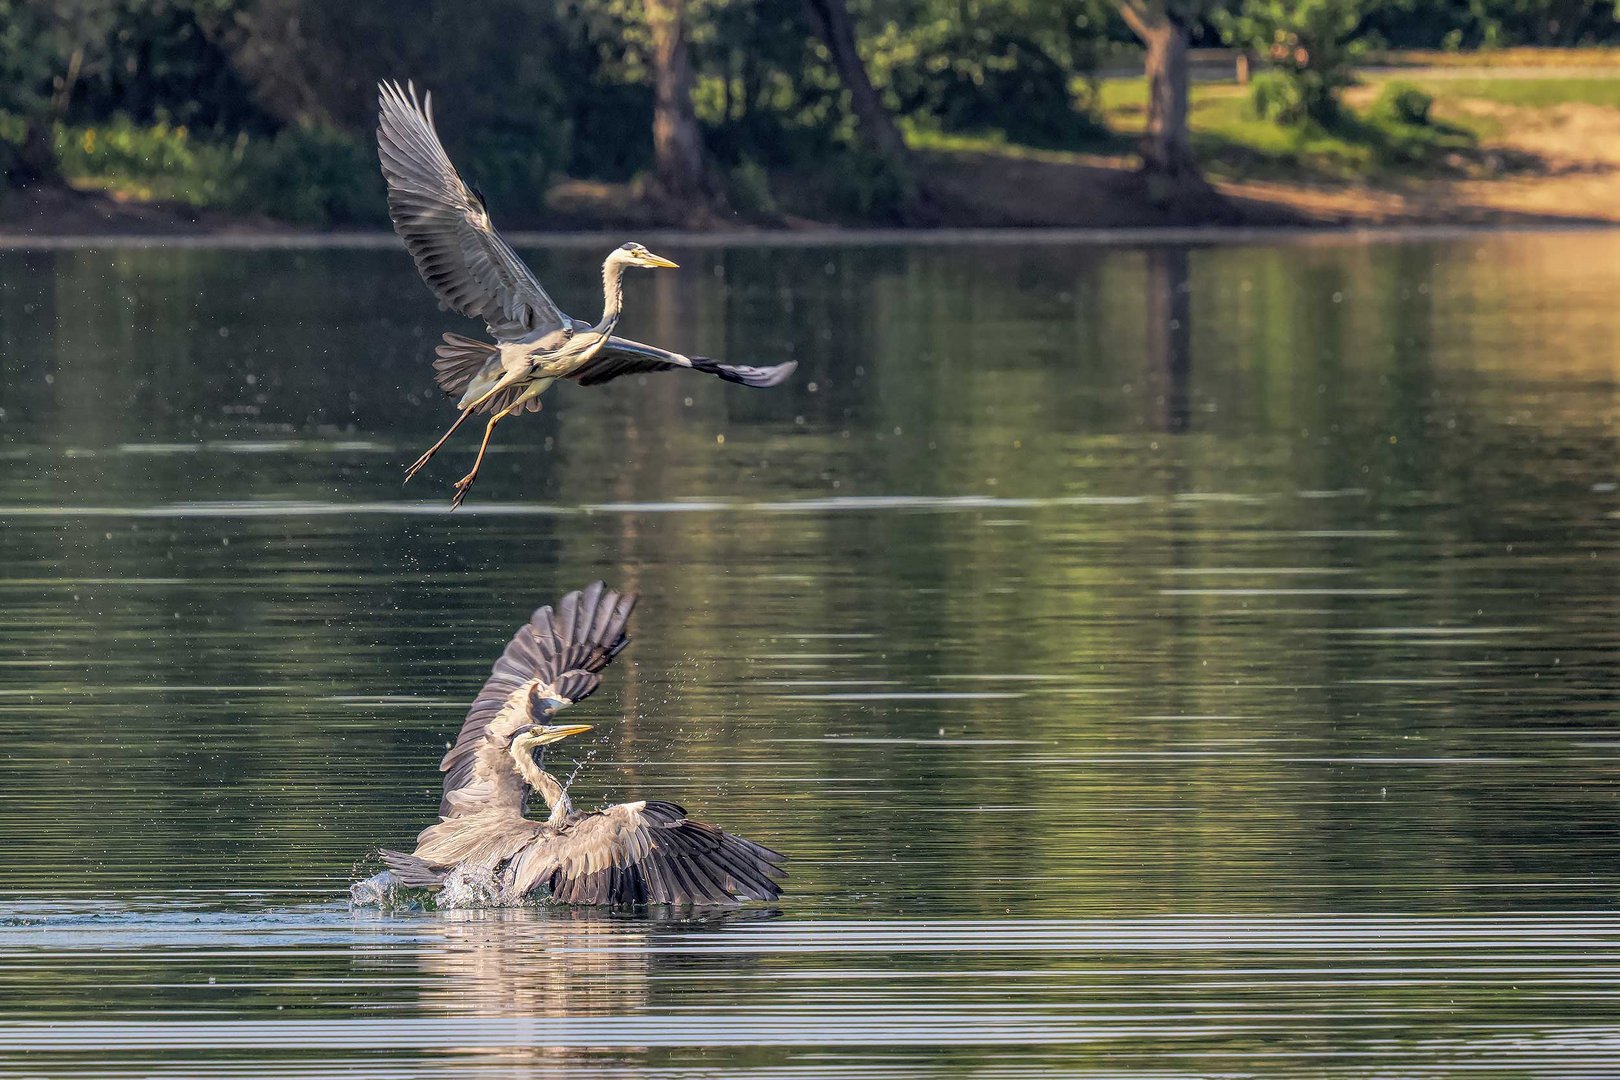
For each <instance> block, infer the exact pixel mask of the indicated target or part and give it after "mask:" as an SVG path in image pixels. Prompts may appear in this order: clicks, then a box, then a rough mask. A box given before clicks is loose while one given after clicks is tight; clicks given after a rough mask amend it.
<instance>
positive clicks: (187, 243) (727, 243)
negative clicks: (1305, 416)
mask: <svg viewBox="0 0 1620 1080" xmlns="http://www.w3.org/2000/svg"><path fill="white" fill-rule="evenodd" d="M1617 229H1620V223H1615V222H1602V221H1576V222H1568V223H1564V222H1556V221H1548V222H1497V223H1467V222H1460V223H1453V224H1432V225H1413V224H1400V223H1391V224H1371V225H1332V224H1323V225H1274V226H1265V225H1191V226H1189V225H1155V226H1131V227H1121V228H1048V227H1038V226H1037V227H1029V228H1000V227H995V228H941V229H897V228H878V229H860V228H836V227H828V228H817V229H803V230H794V229H784V230H765V229H737V230H718V231H717V230H706V231H691V230H683V229H663V228H660V229H633V228H632V229H618V230H606V229H603V230H591V231H570V232H536V231H523V230H517V231H512V232H507V233H504V234H503V235H504V236H505V237H506V239H507V242H508V243H511V244H512V245H513V246H515V247H525V248H542V249H543V248H557V249H580V248H592V249H594V248H597V247H600V246H602V245H603V244H609V245H612V244H617V243H620V242H622V241H623V239H624V237H625V236H626V235H628V234H629V233H631V232H634V233H635V234H636V236H637V237H638V238H640V239H642V240H643V241H645V242H651V243H660V244H679V245H681V246H684V247H691V248H733V247H759V248H767V247H785V248H834V247H968V246H993V247H1015V246H1020V245H1038V246H1042V247H1061V246H1069V245H1073V246H1084V247H1136V246H1152V245H1157V244H1178V245H1182V244H1187V245H1196V244H1202V243H1210V244H1271V243H1293V244H1309V243H1358V244H1364V243H1399V242H1407V241H1434V240H1460V239H1467V238H1470V237H1490V236H1513V235H1534V234H1541V233H1583V232H1592V233H1600V232H1612V231H1615V230H1617ZM399 243H400V241H399V238H398V237H396V236H395V235H394V234H393V233H392V232H385V231H383V230H380V229H378V230H366V231H354V232H287V233H254V232H229V231H225V232H213V233H170V234H161V233H105V234H101V235H94V234H89V235H79V234H71V233H63V234H48V235H41V236H23V235H7V234H4V233H0V251H86V250H96V249H102V248H137V249H139V248H171V249H197V250H227V251H252V250H266V251H268V250H290V251H297V250H322V249H327V250H368V249H370V250H380V249H390V248H394V247H397V246H398V245H399Z"/></svg>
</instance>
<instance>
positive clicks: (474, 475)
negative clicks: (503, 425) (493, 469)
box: [450, 401, 518, 510]
mask: <svg viewBox="0 0 1620 1080" xmlns="http://www.w3.org/2000/svg"><path fill="white" fill-rule="evenodd" d="M517 406H518V402H516V401H514V402H513V403H512V404H510V405H508V406H507V407H506V408H504V409H502V410H501V411H500V412H498V413H496V414H495V415H494V416H492V417H490V418H489V426H488V427H486V428H484V441H483V443H482V444H481V445H480V446H479V447H478V457H477V458H475V459H474V460H473V467H472V472H470V473H468V474H467V475H466V476H463V477H462V478H461V479H460V480H457V481H456V494H455V496H454V497H453V498H451V500H450V509H452V510H454V509H455V508H456V507H458V506H460V505H461V504H462V502H463V501H464V500H465V499H466V498H467V492H469V491H471V490H472V486H473V481H474V480H476V479H478V467H479V466H480V465H482V464H483V463H484V451H486V450H488V449H489V437H490V436H491V435H493V434H495V425H496V424H498V423H500V422H501V421H502V420H504V419H506V417H507V416H508V415H510V414H511V412H512V410H513V409H515V408H517Z"/></svg>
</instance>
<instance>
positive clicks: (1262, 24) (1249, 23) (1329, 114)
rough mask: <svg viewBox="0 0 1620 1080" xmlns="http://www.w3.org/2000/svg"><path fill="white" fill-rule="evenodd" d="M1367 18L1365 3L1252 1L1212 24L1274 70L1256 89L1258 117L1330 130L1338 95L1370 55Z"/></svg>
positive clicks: (1336, 113)
mask: <svg viewBox="0 0 1620 1080" xmlns="http://www.w3.org/2000/svg"><path fill="white" fill-rule="evenodd" d="M1362 15H1363V0H1247V2H1246V3H1244V4H1243V5H1242V6H1241V7H1240V8H1238V9H1237V10H1236V11H1231V12H1225V11H1218V12H1216V13H1215V16H1214V18H1213V21H1214V23H1215V25H1216V27H1217V28H1218V29H1219V30H1220V31H1221V36H1222V37H1223V38H1224V39H1225V40H1226V42H1227V43H1228V44H1230V45H1233V46H1235V47H1237V48H1241V49H1247V50H1249V51H1250V52H1252V53H1254V54H1255V55H1257V56H1259V57H1260V58H1261V60H1262V61H1264V62H1265V63H1267V64H1268V65H1269V66H1270V67H1271V69H1272V70H1271V72H1270V74H1269V75H1266V76H1262V78H1261V79H1260V80H1259V81H1258V82H1256V84H1255V89H1254V102H1255V106H1256V111H1257V112H1259V113H1260V114H1261V115H1262V116H1267V117H1270V118H1271V119H1274V120H1278V121H1281V122H1283V123H1299V122H1301V121H1304V120H1313V121H1315V122H1316V123H1318V124H1323V125H1330V124H1332V123H1334V122H1335V121H1336V120H1338V119H1339V92H1340V91H1341V90H1343V89H1345V88H1346V87H1348V86H1351V85H1352V84H1353V83H1354V82H1355V65H1356V64H1357V62H1359V61H1360V59H1361V57H1362V55H1363V54H1364V52H1365V51H1366V42H1365V41H1364V40H1363V39H1361V38H1360V37H1359V36H1358V32H1359V31H1360V29H1361V21H1362Z"/></svg>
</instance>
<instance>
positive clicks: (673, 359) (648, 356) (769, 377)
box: [567, 337, 799, 387]
mask: <svg viewBox="0 0 1620 1080" xmlns="http://www.w3.org/2000/svg"><path fill="white" fill-rule="evenodd" d="M798 366H799V362H798V361H797V360H789V361H788V362H787V363H785V364H777V365H776V366H775V367H748V366H745V365H741V364H722V363H720V362H718V361H715V360H710V359H709V358H708V357H707V356H683V355H682V354H680V353H678V352H670V351H669V350H668V349H660V348H658V347H657V346H656V345H643V344H642V343H641V342H639V341H631V340H630V339H629V338H622V337H610V338H608V340H607V344H606V345H604V346H602V349H601V351H600V352H598V353H597V354H596V355H595V356H594V357H592V358H591V359H590V360H587V361H586V362H585V363H583V364H581V365H580V366H579V367H577V368H575V369H574V370H573V371H571V372H570V373H569V374H568V376H567V377H568V378H570V379H572V380H574V381H575V382H577V383H579V385H581V386H596V385H598V384H599V383H605V382H611V381H613V380H614V379H617V378H619V377H620V376H621V375H635V374H638V373H640V372H644V371H674V370H675V369H677V368H686V369H687V370H689V371H700V372H702V373H703V374H705V375H716V376H718V377H720V378H722V379H724V380H725V381H726V382H734V383H739V384H741V385H743V386H757V387H765V386H775V385H776V384H777V383H779V382H781V381H782V380H784V379H786V378H787V377H788V376H789V375H791V374H793V369H794V368H796V367H798Z"/></svg>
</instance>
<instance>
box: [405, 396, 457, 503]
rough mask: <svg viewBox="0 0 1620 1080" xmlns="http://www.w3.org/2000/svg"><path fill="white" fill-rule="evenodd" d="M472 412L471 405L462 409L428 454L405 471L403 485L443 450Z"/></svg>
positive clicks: (429, 449)
mask: <svg viewBox="0 0 1620 1080" xmlns="http://www.w3.org/2000/svg"><path fill="white" fill-rule="evenodd" d="M472 411H473V406H471V405H469V406H467V407H466V408H465V409H462V410H461V415H460V416H458V417H456V422H455V423H453V424H451V425H450V430H449V431H447V432H445V433H444V434H443V435H441V436H440V437H439V441H438V442H436V443H434V444H433V445H432V446H430V447H428V452H427V453H425V454H423V455H422V456H421V457H419V458H417V459H416V462H415V463H414V464H413V465H412V466H411V467H410V468H408V469H406V470H405V483H407V484H408V483H410V482H411V477H413V476H415V475H416V474H417V473H419V472H421V471H422V466H424V465H426V464H427V463H428V462H429V461H431V460H432V459H433V455H434V454H437V453H438V452H439V451H440V450H441V449H443V447H444V444H445V443H447V442H449V441H450V436H452V435H454V434H455V433H456V428H458V427H460V426H461V424H462V421H464V420H466V419H467V417H469V416H471V415H472Z"/></svg>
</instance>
